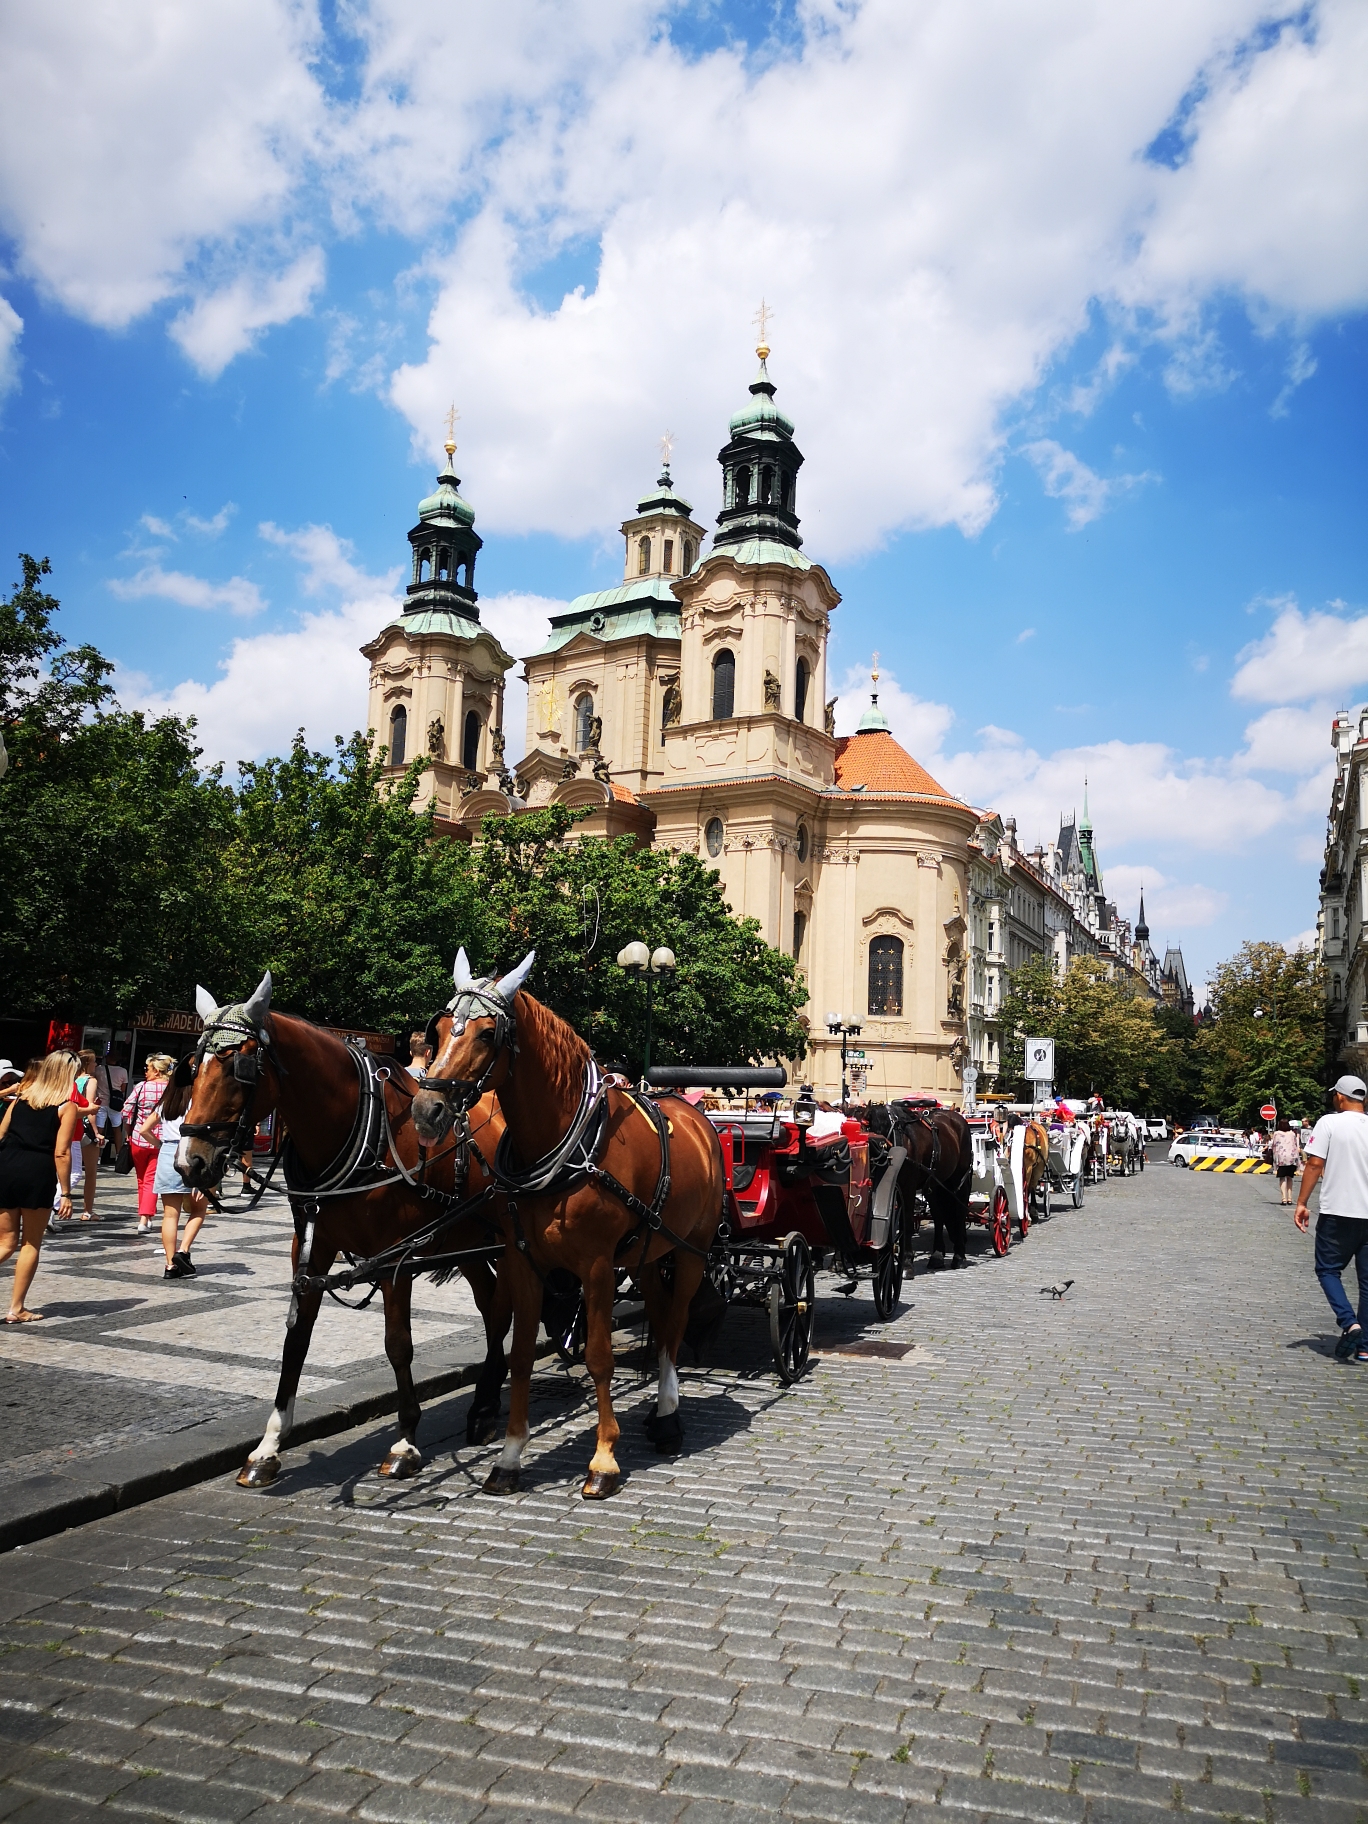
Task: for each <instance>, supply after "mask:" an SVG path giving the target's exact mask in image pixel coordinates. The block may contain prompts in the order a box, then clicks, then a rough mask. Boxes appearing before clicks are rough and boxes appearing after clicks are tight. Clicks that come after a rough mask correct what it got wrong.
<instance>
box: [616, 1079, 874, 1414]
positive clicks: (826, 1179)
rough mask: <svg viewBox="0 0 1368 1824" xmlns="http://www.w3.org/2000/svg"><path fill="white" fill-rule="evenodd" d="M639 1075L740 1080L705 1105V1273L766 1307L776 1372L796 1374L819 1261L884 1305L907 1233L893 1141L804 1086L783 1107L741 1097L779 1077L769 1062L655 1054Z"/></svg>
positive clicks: (727, 1292)
mask: <svg viewBox="0 0 1368 1824" xmlns="http://www.w3.org/2000/svg"><path fill="white" fill-rule="evenodd" d="M648 1081H649V1083H650V1085H651V1087H652V1089H655V1090H660V1091H665V1092H670V1091H675V1092H679V1091H683V1090H697V1089H723V1090H729V1091H732V1092H733V1093H734V1092H736V1091H738V1090H743V1091H745V1092H747V1099H746V1104H745V1106H744V1107H743V1108H742V1109H739V1110H737V1109H730V1108H721V1107H718V1108H711V1109H708V1110H706V1111H705V1112H706V1114H707V1119H708V1121H709V1122H710V1124H711V1125H712V1127H713V1129H714V1130H715V1132H716V1134H717V1138H718V1141H719V1144H720V1146H721V1149H722V1165H723V1171H724V1174H725V1179H726V1203H725V1207H724V1211H723V1217H722V1222H721V1224H720V1226H719V1228H718V1232H717V1239H716V1241H715V1242H714V1244H713V1250H712V1254H711V1256H710V1257H709V1262H708V1275H707V1278H708V1285H709V1286H710V1287H711V1288H712V1291H713V1292H714V1293H715V1294H716V1295H717V1296H718V1297H719V1298H720V1299H721V1301H722V1304H723V1305H724V1306H727V1305H732V1304H739V1305H750V1306H755V1307H759V1308H760V1309H762V1310H764V1311H766V1312H767V1313H768V1316H769V1332H770V1348H771V1350H772V1352H773V1356H774V1366H775V1369H776V1371H777V1372H778V1375H779V1378H780V1379H781V1380H782V1381H784V1382H786V1383H787V1382H789V1381H793V1380H796V1379H797V1378H798V1376H799V1375H800V1374H801V1373H802V1372H803V1370H804V1368H805V1367H806V1366H807V1360H808V1355H809V1352H810V1350H811V1347H812V1325H813V1319H814V1316H815V1313H816V1275H817V1274H818V1273H819V1272H823V1271H825V1270H828V1269H831V1270H837V1269H839V1270H840V1271H841V1272H842V1273H844V1274H846V1275H847V1276H848V1283H847V1286H846V1287H845V1288H843V1289H844V1290H847V1291H853V1290H854V1287H855V1284H856V1283H857V1282H858V1281H859V1280H861V1279H865V1278H867V1279H868V1280H869V1281H870V1284H871V1287H872V1290H873V1293H874V1309H875V1311H876V1312H877V1314H878V1316H879V1317H880V1318H885V1319H887V1318H890V1317H892V1316H893V1314H894V1312H895V1311H896V1310H897V1308H898V1299H899V1297H900V1295H901V1292H902V1281H903V1265H904V1258H905V1249H906V1243H907V1226H906V1220H905V1212H904V1205H903V1195H902V1191H901V1189H900V1186H899V1172H900V1168H901V1166H902V1163H903V1154H902V1152H901V1150H900V1149H899V1148H897V1147H896V1146H894V1145H892V1144H891V1143H890V1141H889V1140H888V1139H886V1138H885V1137H883V1136H882V1135H880V1134H878V1133H872V1132H871V1131H870V1130H869V1128H867V1127H866V1126H865V1125H864V1123H863V1122H861V1121H858V1120H852V1119H850V1118H848V1117H846V1116H844V1115H842V1114H839V1113H832V1112H830V1111H827V1110H822V1109H819V1108H818V1107H817V1104H816V1102H815V1101H814V1100H813V1099H812V1096H811V1095H810V1094H807V1093H805V1094H802V1095H800V1096H799V1097H798V1098H797V1100H796V1101H795V1102H794V1104H793V1107H792V1111H791V1113H788V1114H782V1113H780V1112H779V1111H778V1110H777V1109H775V1108H773V1107H763V1106H762V1107H759V1108H752V1107H751V1106H750V1101H749V1094H750V1092H752V1091H756V1090H760V1091H771V1090H775V1089H779V1088H781V1087H782V1086H783V1085H784V1083H785V1082H786V1081H787V1079H786V1076H785V1072H784V1071H783V1069H782V1068H781V1067H779V1066H772V1067H765V1066H759V1067H744V1068H738V1067H735V1066H726V1065H700V1066H676V1065H664V1066H660V1067H658V1068H656V1069H654V1070H651V1071H650V1072H648ZM706 1291H707V1289H706V1288H701V1289H700V1293H701V1295H702V1296H705V1297H706Z"/></svg>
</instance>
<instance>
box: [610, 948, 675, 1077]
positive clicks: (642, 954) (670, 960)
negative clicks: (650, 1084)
mask: <svg viewBox="0 0 1368 1824" xmlns="http://www.w3.org/2000/svg"><path fill="white" fill-rule="evenodd" d="M617 960H618V968H619V969H625V970H626V971H627V973H628V975H644V976H645V977H646V1047H645V1055H644V1057H643V1060H642V1065H641V1081H642V1084H643V1085H644V1084H645V1082H646V1075H647V1072H648V1071H649V1070H650V1068H651V1013H652V1006H651V1001H652V994H653V991H654V989H655V983H656V977H657V976H660V975H673V974H674V968H675V953H674V951H673V950H670V949H667V948H666V946H665V945H664V944H661V945H659V946H658V947H657V948H656V949H654V950H648V949H647V948H646V945H645V944H643V943H642V942H641V940H640V939H639V938H638V940H637V941H636V942H635V943H632V944H625V945H624V946H623V948H622V949H621V950H619V951H618V955H617Z"/></svg>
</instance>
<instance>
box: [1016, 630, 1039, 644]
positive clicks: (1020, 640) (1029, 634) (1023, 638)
mask: <svg viewBox="0 0 1368 1824" xmlns="http://www.w3.org/2000/svg"><path fill="white" fill-rule="evenodd" d="M1035 636H1036V630H1035V628H1034V627H1023V628H1022V630H1021V632H1020V633H1019V634H1018V635H1017V637H1016V643H1017V645H1018V646H1024V645H1025V644H1026V642H1027V640H1033V639H1034V638H1035Z"/></svg>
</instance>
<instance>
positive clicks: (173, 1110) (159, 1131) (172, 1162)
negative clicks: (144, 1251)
mask: <svg viewBox="0 0 1368 1824" xmlns="http://www.w3.org/2000/svg"><path fill="white" fill-rule="evenodd" d="M194 1093H195V1090H194V1085H193V1084H191V1083H172V1084H171V1085H170V1086H169V1087H168V1089H167V1090H166V1092H165V1094H164V1095H163V1096H162V1098H161V1101H160V1102H159V1103H158V1105H157V1107H156V1108H155V1109H154V1110H153V1111H152V1113H151V1114H150V1115H149V1116H148V1118H147V1119H146V1120H145V1121H144V1122H143V1123H142V1125H141V1126H140V1127H139V1129H138V1138H139V1139H140V1140H146V1141H148V1142H151V1141H152V1140H153V1139H155V1140H156V1142H157V1169H156V1173H155V1175H154V1177H153V1181H152V1182H153V1189H154V1190H155V1191H156V1193H157V1195H158V1196H159V1197H160V1198H161V1200H162V1229H161V1233H162V1251H163V1252H164V1253H165V1255H166V1272H165V1273H164V1274H163V1275H162V1277H163V1278H164V1279H187V1278H189V1276H190V1275H191V1274H193V1273H194V1271H195V1264H194V1262H193V1261H192V1260H191V1258H190V1249H191V1248H192V1247H193V1246H194V1242H195V1237H196V1236H197V1235H198V1234H199V1232H200V1230H201V1229H202V1228H203V1226H204V1215H205V1211H206V1209H207V1208H208V1204H207V1202H206V1200H205V1197H204V1193H203V1192H202V1191H187V1190H186V1188H185V1180H184V1179H183V1178H182V1177H181V1175H180V1173H179V1172H178V1171H177V1170H176V1151H177V1148H178V1147H179V1146H180V1139H181V1122H182V1121H183V1120H184V1118H185V1111H186V1110H187V1109H188V1108H189V1106H190V1103H191V1099H192V1098H193V1096H194ZM187 1204H188V1205H189V1206H190V1208H189V1214H188V1216H187V1218H186V1223H185V1246H184V1247H183V1248H182V1247H181V1245H180V1222H181V1212H182V1211H183V1210H184V1209H185V1206H186V1205H187Z"/></svg>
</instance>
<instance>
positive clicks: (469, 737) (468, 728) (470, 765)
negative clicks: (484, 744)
mask: <svg viewBox="0 0 1368 1824" xmlns="http://www.w3.org/2000/svg"><path fill="white" fill-rule="evenodd" d="M479 764H480V718H479V714H478V712H477V711H475V710H473V709H468V710H467V711H466V719H465V739H464V740H463V741H462V743H461V765H462V766H463V767H464V768H465V770H466V771H467V772H468V773H473V772H474V771H475V770H476V768H477V767H478V766H479Z"/></svg>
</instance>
